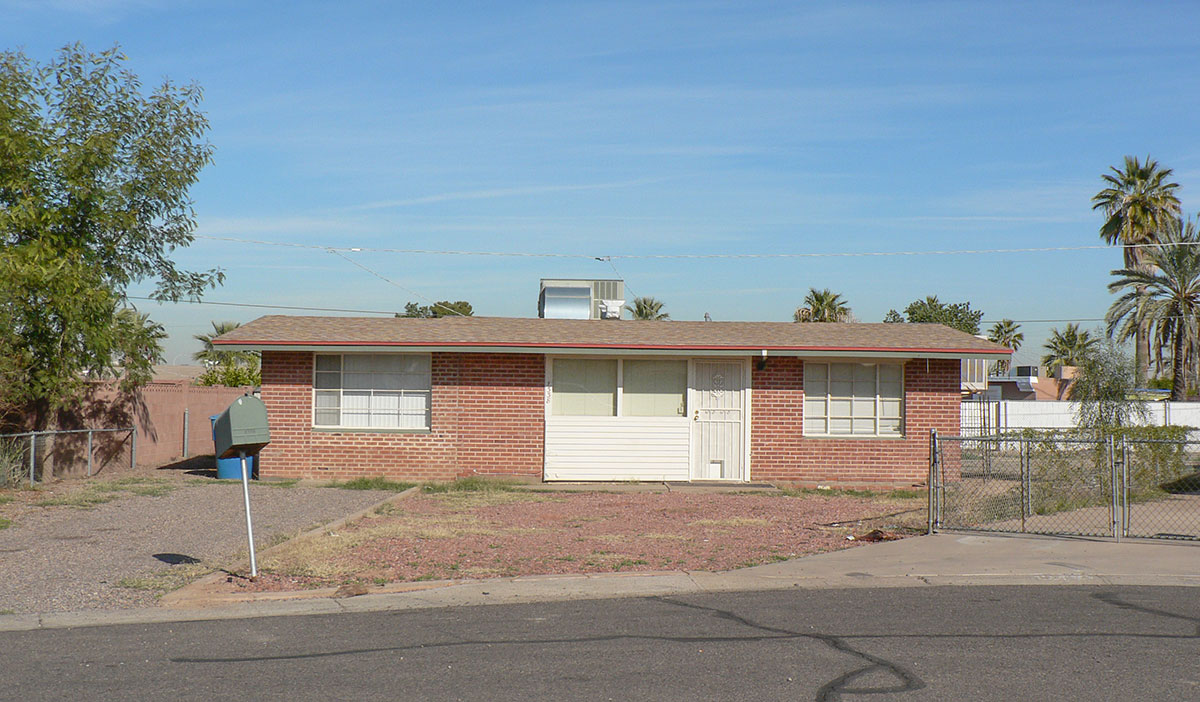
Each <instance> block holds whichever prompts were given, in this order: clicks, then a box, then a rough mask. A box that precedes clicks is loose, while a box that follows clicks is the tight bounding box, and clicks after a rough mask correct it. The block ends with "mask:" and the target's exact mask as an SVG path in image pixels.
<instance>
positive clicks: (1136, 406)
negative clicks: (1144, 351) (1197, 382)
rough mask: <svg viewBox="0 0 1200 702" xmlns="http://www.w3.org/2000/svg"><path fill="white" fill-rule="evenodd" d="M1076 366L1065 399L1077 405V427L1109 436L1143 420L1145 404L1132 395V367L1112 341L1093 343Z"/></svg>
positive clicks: (1134, 379)
mask: <svg viewBox="0 0 1200 702" xmlns="http://www.w3.org/2000/svg"><path fill="white" fill-rule="evenodd" d="M1083 334H1087V332H1083ZM1097 341H1098V340H1097V339H1093V342H1097ZM1076 365H1078V367H1079V372H1078V373H1077V374H1076V376H1075V380H1074V381H1072V383H1071V389H1070V391H1069V393H1068V395H1067V397H1068V398H1069V399H1070V400H1071V401H1072V402H1078V403H1079V405H1078V409H1077V410H1076V422H1077V423H1078V425H1079V426H1080V427H1083V428H1086V429H1090V430H1092V431H1094V432H1099V433H1109V432H1111V431H1113V430H1114V429H1117V428H1119V427H1126V426H1129V425H1130V424H1133V423H1134V422H1135V421H1136V420H1138V419H1145V417H1146V415H1147V413H1146V405H1145V402H1143V401H1140V400H1138V399H1137V398H1136V397H1135V395H1134V390H1135V388H1136V387H1137V374H1136V371H1135V369H1134V364H1133V362H1132V361H1131V360H1130V358H1129V356H1127V355H1125V354H1124V353H1122V352H1121V350H1120V349H1119V348H1118V347H1117V346H1116V345H1115V344H1113V343H1112V342H1111V341H1109V342H1107V343H1105V344H1103V345H1095V344H1094V345H1093V348H1091V350H1090V351H1089V352H1088V353H1087V355H1086V356H1084V357H1083V358H1081V359H1080V360H1079V361H1078V362H1077V363H1076Z"/></svg>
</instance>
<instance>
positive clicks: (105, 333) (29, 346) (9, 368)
mask: <svg viewBox="0 0 1200 702" xmlns="http://www.w3.org/2000/svg"><path fill="white" fill-rule="evenodd" d="M100 277H101V272H100V271H99V270H97V269H96V268H94V267H92V266H91V265H89V264H88V263H87V262H85V261H84V260H82V257H81V256H80V255H79V254H78V253H72V252H68V253H67V254H65V255H63V254H60V253H59V252H57V251H54V250H52V249H50V248H49V247H47V246H46V245H45V244H44V243H42V242H33V243H30V244H27V245H23V246H16V247H6V248H4V249H3V250H0V318H2V319H3V320H4V322H5V324H4V325H3V327H2V328H0V349H3V350H4V354H3V355H4V358H5V362H4V363H3V364H0V368H2V369H3V371H4V372H5V374H6V375H7V376H8V378H9V380H10V381H11V382H6V383H4V384H3V385H0V405H6V406H8V407H9V408H10V409H14V408H18V407H25V408H27V409H29V410H33V411H34V414H35V416H36V418H35V424H36V423H38V422H40V421H42V419H44V418H45V415H46V410H48V409H53V408H56V407H60V406H63V405H65V404H68V401H69V399H70V398H71V397H73V396H74V395H75V394H76V393H77V392H78V390H79V388H80V386H81V385H82V384H83V382H84V381H85V380H86V379H88V378H95V379H100V378H106V377H114V376H115V377H120V380H121V387H122V389H124V390H131V389H133V388H134V387H137V386H139V385H142V384H144V383H146V382H147V381H149V379H150V376H151V373H152V370H153V366H154V364H155V363H158V362H159V361H160V360H161V359H162V349H161V341H162V340H163V339H164V338H165V337H166V334H165V332H164V331H163V329H162V327H161V326H160V325H158V324H155V323H154V322H151V321H150V320H149V319H148V318H147V316H146V315H143V314H138V313H137V312H136V310H134V309H132V308H129V307H123V306H122V304H121V300H120V298H119V297H118V296H117V295H116V294H115V293H114V292H113V290H112V289H111V288H109V287H108V286H106V285H105V284H104V283H103V281H102V280H100ZM38 428H41V427H38Z"/></svg>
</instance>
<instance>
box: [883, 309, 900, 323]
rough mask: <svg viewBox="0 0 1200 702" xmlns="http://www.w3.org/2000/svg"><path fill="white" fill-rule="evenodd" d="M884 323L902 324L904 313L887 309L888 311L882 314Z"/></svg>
mask: <svg viewBox="0 0 1200 702" xmlns="http://www.w3.org/2000/svg"><path fill="white" fill-rule="evenodd" d="M883 322H884V324H903V323H904V315H902V314H900V313H899V312H897V311H896V310H888V313H887V314H885V315H884V316H883Z"/></svg>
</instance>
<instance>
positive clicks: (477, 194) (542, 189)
mask: <svg viewBox="0 0 1200 702" xmlns="http://www.w3.org/2000/svg"><path fill="white" fill-rule="evenodd" d="M665 180H668V179H667V178H641V179H638V180H624V181H616V182H612V183H586V184H578V185H533V186H528V187H523V188H491V189H487V190H463V191H459V192H450V193H437V194H435V195H425V196H423V197H414V198H406V199H402V200H378V201H376V202H367V203H364V204H361V205H355V206H352V207H347V208H343V209H344V210H346V211H350V212H358V211H364V210H383V209H389V208H393V207H411V206H413V205H428V204H433V203H438V202H453V201H458V200H490V199H494V198H503V197H520V196H523V195H541V194H545V193H561V192H576V191H582V190H611V189H616V188H632V187H637V186H639V185H650V184H652V183H661V182H663V181H665Z"/></svg>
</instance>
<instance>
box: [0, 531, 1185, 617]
mask: <svg viewBox="0 0 1200 702" xmlns="http://www.w3.org/2000/svg"><path fill="white" fill-rule="evenodd" d="M1088 584H1092V585H1095V584H1103V585H1174V586H1181V585H1182V586H1200V544H1194V543H1174V542H1145V541H1143V542H1129V541H1126V542H1122V543H1114V542H1110V541H1097V540H1088V539H1067V538H1049V537H1036V536H1007V535H986V536H985V535H974V534H936V535H933V536H922V537H914V538H909V539H904V540H901V541H891V542H884V543H879V544H872V545H868V546H860V547H856V548H852V549H848V550H844V551H837V552H834V553H826V554H820V555H816V556H808V557H804V558H797V559H794V560H791V561H787V562H783V563H775V564H771V565H765V566H758V567H754V568H745V569H742V570H736V571H729V572H724V573H703V572H664V573H628V574H624V573H613V574H603V575H569V576H534V577H521V578H503V579H494V580H481V581H465V582H464V581H447V582H426V583H409V584H404V585H392V586H384V587H382V588H377V589H372V590H371V591H370V592H369V593H368V594H365V595H359V596H354V597H339V596H337V594H336V593H335V591H333V590H315V591H311V592H305V593H263V594H260V595H255V596H251V597H253V599H249V600H248V601H241V602H232V601H229V600H228V599H221V598H216V597H214V598H209V599H207V600H206V599H204V598H203V597H198V598H196V599H194V600H192V601H187V600H184V601H176V602H175V603H174V605H173V607H172V608H158V609H145V610H133V611H115V612H114V611H109V612H77V613H65V614H41V615H36V614H30V615H21V614H18V615H7V616H0V631H6V630H7V631H13V630H28V629H41V628H63V627H80V626H98V625H109V624H128V623H152V622H173V621H193V620H207V619H236V618H247V617H264V616H284V615H299V614H322V613H331V614H332V613H338V612H369V611H394V610H406V609H427V608H434V607H462V606H472V605H484V604H512V603H527V602H547V601H556V600H571V599H604V598H614V597H649V596H661V595H679V594H692V593H706V592H731V591H747V590H774V589H787V588H879V587H930V586H946V585H1088ZM241 597H243V598H245V597H246V596H241Z"/></svg>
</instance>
